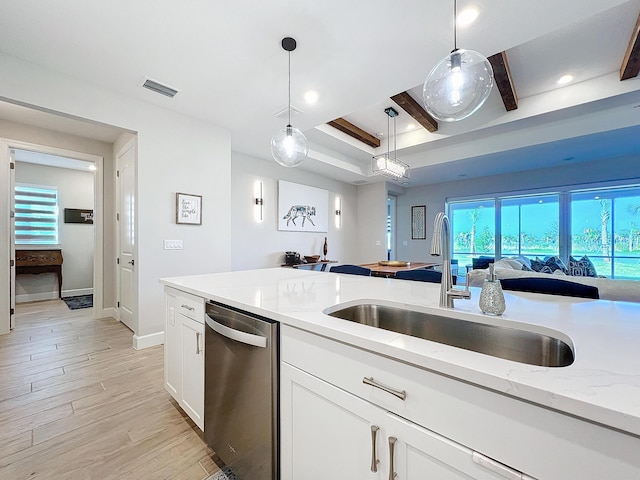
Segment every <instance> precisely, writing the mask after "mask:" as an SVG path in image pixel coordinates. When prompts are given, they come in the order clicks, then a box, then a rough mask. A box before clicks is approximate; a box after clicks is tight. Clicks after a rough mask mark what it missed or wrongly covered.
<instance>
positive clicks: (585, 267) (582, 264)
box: [569, 255, 598, 277]
mask: <svg viewBox="0 0 640 480" xmlns="http://www.w3.org/2000/svg"><path fill="white" fill-rule="evenodd" d="M569 275H573V276H576V277H597V276H598V273H597V272H596V267H595V266H594V265H593V262H592V261H591V260H589V257H587V256H586V255H585V256H584V257H582V258H581V259H580V260H576V259H575V258H573V257H569Z"/></svg>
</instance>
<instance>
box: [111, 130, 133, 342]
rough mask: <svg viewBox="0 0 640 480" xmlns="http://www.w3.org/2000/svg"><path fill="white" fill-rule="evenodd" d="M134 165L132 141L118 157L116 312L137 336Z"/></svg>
mask: <svg viewBox="0 0 640 480" xmlns="http://www.w3.org/2000/svg"><path fill="white" fill-rule="evenodd" d="M135 163H136V149H135V141H131V142H129V143H128V144H127V145H126V146H125V147H124V148H123V149H122V150H121V151H120V152H119V153H118V156H117V177H116V184H117V191H118V208H117V217H116V218H117V229H118V265H117V269H118V313H119V318H120V321H121V322H122V323H124V324H125V325H126V326H127V327H129V328H130V329H131V330H133V332H134V333H136V334H137V333H138V332H137V330H138V321H137V308H136V304H137V290H136V285H137V283H136V277H137V275H136V235H135V234H136V194H135V185H136V184H135V178H136V176H135Z"/></svg>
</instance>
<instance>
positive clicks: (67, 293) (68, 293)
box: [62, 288, 93, 297]
mask: <svg viewBox="0 0 640 480" xmlns="http://www.w3.org/2000/svg"><path fill="white" fill-rule="evenodd" d="M80 295H93V288H76V289H74V290H62V296H63V297H79V296H80Z"/></svg>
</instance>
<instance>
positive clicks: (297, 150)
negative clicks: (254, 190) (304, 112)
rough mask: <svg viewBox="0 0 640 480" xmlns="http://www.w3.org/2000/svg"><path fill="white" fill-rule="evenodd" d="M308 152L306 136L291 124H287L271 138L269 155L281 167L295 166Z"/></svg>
mask: <svg viewBox="0 0 640 480" xmlns="http://www.w3.org/2000/svg"><path fill="white" fill-rule="evenodd" d="M308 154H309V141H308V140H307V137H305V136H304V134H303V133H302V132H301V131H300V130H298V129H297V128H294V127H292V126H291V125H287V126H286V127H285V128H283V129H282V130H280V131H279V132H278V133H276V134H275V135H274V136H273V138H272V139H271V155H273V158H274V160H275V161H276V162H278V163H279V164H280V165H282V166H283V167H297V166H298V165H300V164H301V163H302V162H303V161H304V159H305V158H307V155H308Z"/></svg>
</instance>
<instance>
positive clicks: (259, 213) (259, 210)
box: [254, 181, 264, 222]
mask: <svg viewBox="0 0 640 480" xmlns="http://www.w3.org/2000/svg"><path fill="white" fill-rule="evenodd" d="M254 196H255V204H256V207H255V212H254V215H255V219H256V222H262V220H263V218H264V216H263V208H264V199H263V198H262V182H260V181H258V182H256V184H255V186H254Z"/></svg>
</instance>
